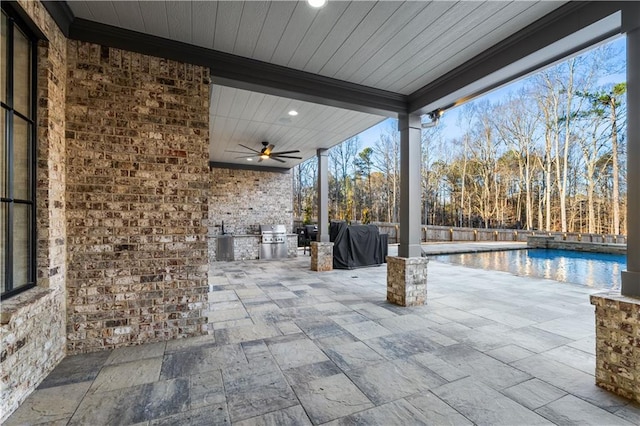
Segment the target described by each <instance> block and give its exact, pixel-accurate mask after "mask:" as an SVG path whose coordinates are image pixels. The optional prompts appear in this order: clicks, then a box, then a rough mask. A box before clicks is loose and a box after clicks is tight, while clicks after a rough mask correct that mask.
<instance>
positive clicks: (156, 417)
mask: <svg viewBox="0 0 640 426" xmlns="http://www.w3.org/2000/svg"><path fill="white" fill-rule="evenodd" d="M309 262H310V261H309V257H308V256H306V257H305V256H300V257H298V258H297V259H287V260H283V261H246V262H229V263H216V264H214V265H213V267H212V270H211V275H210V278H209V283H210V288H211V293H210V295H209V301H210V310H211V312H210V314H209V322H210V327H211V330H212V334H211V335H208V336H201V337H196V338H192V339H184V340H177V341H169V342H166V343H164V342H163V343H153V344H147V345H142V346H136V347H127V348H121V349H116V350H113V351H107V352H98V353H91V354H86V355H78V356H71V357H67V358H66V359H65V360H63V362H62V363H61V364H60V365H59V366H58V367H57V368H56V369H55V370H54V371H53V372H52V373H51V374H50V375H49V376H48V377H47V378H46V379H45V381H44V382H43V383H42V384H41V385H40V387H39V388H38V389H37V390H36V391H35V392H34V393H33V394H32V395H31V396H30V397H29V398H28V399H27V400H26V401H25V402H24V403H23V404H22V406H21V407H20V408H19V409H18V410H17V411H16V412H15V413H14V414H13V415H12V416H11V417H10V418H9V420H8V421H7V422H6V425H14V424H39V423H47V424H56V425H57V424H60V425H62V424H70V425H107V424H112V425H125V424H141V425H200V424H202V425H208V424H211V425H216V424H234V425H287V424H296V425H305V424H326V423H328V424H332V425H336V424H337V425H341V424H362V425H413V424H430V425H449V424H451V425H471V424H479V425H485V424H490V425H494V424H496V425H497V424H504V425H529V424H559V425H565V424H579V425H588V424H593V425H632V424H636V425H637V424H640V406H638V405H634V404H631V403H629V401H627V400H625V399H622V398H619V397H616V396H615V395H613V394H611V393H608V392H606V391H604V390H601V389H600V388H598V387H596V386H595V385H594V376H593V374H594V364H595V360H594V316H593V307H592V306H591V305H590V304H589V298H588V295H589V294H590V293H592V292H594V290H593V289H589V288H583V287H579V286H575V285H571V284H564V283H558V282H554V281H549V280H543V279H532V278H523V277H516V276H513V275H510V274H507V273H502V272H492V271H483V270H476V269H468V268H464V267H460V266H454V265H448V264H443V263H438V262H431V263H430V264H429V269H428V270H429V279H428V296H427V300H428V304H427V305H426V306H423V307H415V308H401V307H397V306H393V305H390V304H387V303H386V302H385V292H386V267H385V266H380V267H372V268H362V269H356V270H336V271H332V272H324V273H317V272H312V271H310V270H309Z"/></svg>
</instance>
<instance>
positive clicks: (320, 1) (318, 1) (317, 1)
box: [307, 0, 327, 7]
mask: <svg viewBox="0 0 640 426" xmlns="http://www.w3.org/2000/svg"><path fill="white" fill-rule="evenodd" d="M307 3H309V6H311V7H322V6H324V5H325V4H327V0H307Z"/></svg>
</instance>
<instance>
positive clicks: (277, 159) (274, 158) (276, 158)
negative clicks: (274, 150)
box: [269, 157, 284, 163]
mask: <svg viewBox="0 0 640 426" xmlns="http://www.w3.org/2000/svg"><path fill="white" fill-rule="evenodd" d="M269 158H271V159H272V160H276V161H279V162H281V163H284V160H281V159H279V158H278V157H269Z"/></svg>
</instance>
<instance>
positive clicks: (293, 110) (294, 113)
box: [289, 109, 298, 117]
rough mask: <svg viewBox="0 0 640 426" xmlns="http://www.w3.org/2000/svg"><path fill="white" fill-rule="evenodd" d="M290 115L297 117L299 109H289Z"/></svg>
mask: <svg viewBox="0 0 640 426" xmlns="http://www.w3.org/2000/svg"><path fill="white" fill-rule="evenodd" d="M289 115H290V116H292V117H295V116H296V115H298V111H296V110H295V109H292V110H291V111H289Z"/></svg>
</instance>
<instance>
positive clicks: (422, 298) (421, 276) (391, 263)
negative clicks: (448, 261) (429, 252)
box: [387, 256, 429, 306]
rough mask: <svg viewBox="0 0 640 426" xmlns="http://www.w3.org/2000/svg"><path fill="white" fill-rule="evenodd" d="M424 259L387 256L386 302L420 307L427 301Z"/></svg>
mask: <svg viewBox="0 0 640 426" xmlns="http://www.w3.org/2000/svg"><path fill="white" fill-rule="evenodd" d="M428 263H429V259H427V258H426V257H395V256H387V301H389V302H391V303H393V304H396V305H400V306H421V305H424V304H425V302H426V301H427V264H428Z"/></svg>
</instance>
